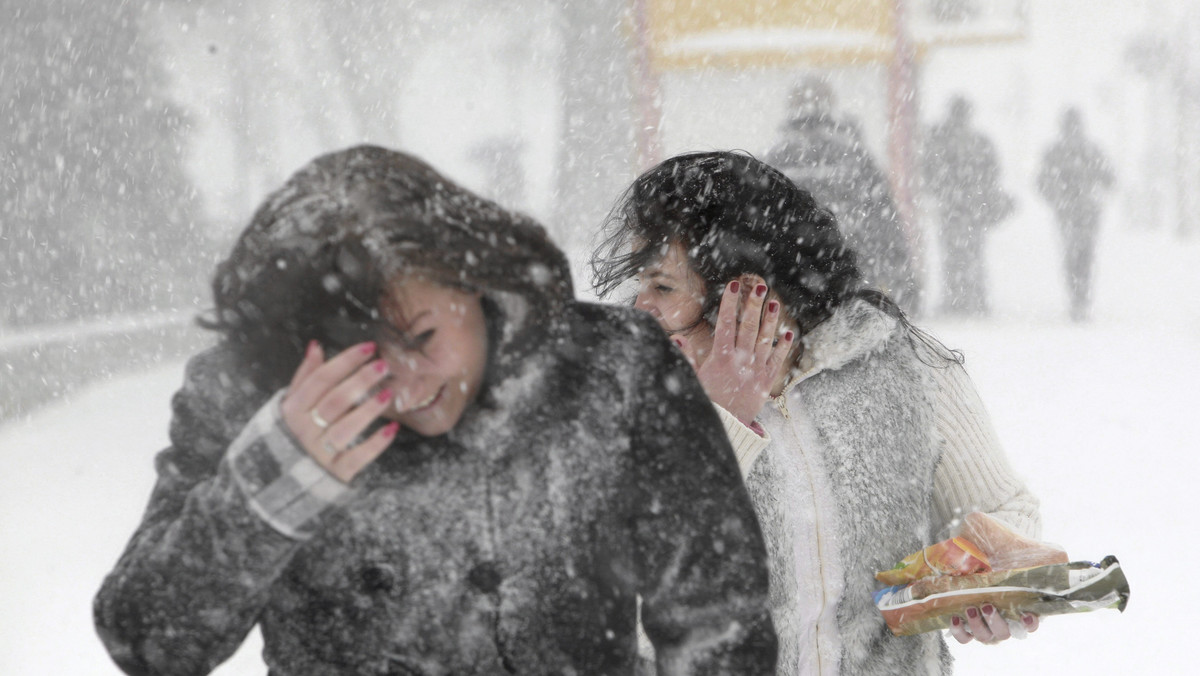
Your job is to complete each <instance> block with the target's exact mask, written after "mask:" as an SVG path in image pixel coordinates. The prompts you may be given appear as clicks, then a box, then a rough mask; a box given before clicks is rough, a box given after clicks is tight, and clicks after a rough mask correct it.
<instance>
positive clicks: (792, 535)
mask: <svg viewBox="0 0 1200 676" xmlns="http://www.w3.org/2000/svg"><path fill="white" fill-rule="evenodd" d="M804 340H805V350H806V351H805V356H804V357H803V358H802V361H801V371H802V372H803V373H804V374H805V375H802V376H801V378H802V379H801V380H799V381H798V382H797V383H796V384H794V385H793V386H792V387H791V388H790V390H789V391H788V392H787V393H786V394H785V395H784V397H781V399H782V400H783V402H784V405H783V407H782V408H776V407H774V406H769V407H767V408H766V409H765V410H764V413H763V415H762V416H761V421H762V423H763V426H764V427H766V428H767V429H768V430H772V441H771V446H770V447H769V448H768V449H767V450H766V451H764V452H763V453H762V455H761V456H760V457H759V459H758V460H757V462H756V463H755V465H754V467H753V468H752V469H751V470H750V472H749V474H748V476H747V478H746V483H747V485H748V487H749V490H750V493H751V496H752V499H753V500H754V502H755V506H756V509H757V510H758V515H759V519H760V523H761V524H762V528H763V531H764V533H765V534H766V539H767V544H768V554H769V556H770V557H771V564H772V565H771V603H772V612H773V614H774V617H775V625H776V631H777V633H778V635H779V643H780V648H779V665H778V669H777V671H776V673H777V674H780V675H781V676H783V675H787V676H792V675H796V674H808V673H812V674H854V675H855V676H860V675H861V676H872V675H878V676H886V675H889V674H929V675H941V674H948V673H950V663H951V657H950V654H949V651H948V650H947V648H946V645H945V642H944V641H943V639H942V637H941V636H940V635H939V634H926V635H921V636H912V637H905V638H896V637H894V636H892V635H891V633H890V631H889V630H888V628H887V626H886V624H884V622H883V619H882V617H881V616H880V615H879V613H878V612H877V611H876V610H875V608H874V606H873V601H872V592H873V591H874V589H875V577H874V573H875V571H876V570H882V569H884V568H886V567H888V566H889V565H891V563H890V562H894V560H899V558H902V557H903V556H905V552H911V551H912V550H913V548H914V547H915V548H920V547H922V546H924V544H925V543H927V542H930V541H932V538H933V536H934V533H935V531H936V530H937V528H938V527H940V524H934V523H932V519H931V516H930V515H931V513H932V511H933V510H932V508H931V495H932V493H933V476H934V470H935V468H936V466H937V463H938V461H939V460H940V456H939V452H938V449H939V448H940V446H939V444H938V443H937V441H936V439H935V431H934V421H933V415H934V414H933V410H934V407H933V404H932V402H931V401H930V397H929V392H930V391H931V385H930V382H929V375H928V370H929V368H930V367H929V366H928V365H926V364H925V363H923V362H922V361H921V360H920V358H919V356H918V354H917V353H916V352H915V351H914V349H913V345H912V344H911V343H910V339H909V337H908V335H907V330H906V329H905V328H904V327H902V326H901V325H900V324H899V322H897V321H896V320H895V319H894V318H893V317H891V316H890V315H887V314H885V313H883V312H882V311H880V310H878V309H877V308H875V307H874V306H872V305H870V304H868V303H866V302H862V301H856V302H851V303H847V304H845V305H843V306H840V307H839V308H838V309H837V310H836V311H835V313H834V315H833V316H832V317H831V318H830V319H829V320H827V321H826V322H825V323H823V324H821V325H820V326H818V327H817V328H816V329H815V330H813V331H812V332H810V333H809V334H808V335H806V336H805V338H804ZM784 451H786V452H784Z"/></svg>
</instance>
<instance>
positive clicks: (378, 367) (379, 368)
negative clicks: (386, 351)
mask: <svg viewBox="0 0 1200 676" xmlns="http://www.w3.org/2000/svg"><path fill="white" fill-rule="evenodd" d="M371 368H373V369H375V372H376V373H387V371H388V365H387V362H385V361H384V360H382V359H380V360H379V361H377V362H375V363H374V364H372V365H371Z"/></svg>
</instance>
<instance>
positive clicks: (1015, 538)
mask: <svg viewBox="0 0 1200 676" xmlns="http://www.w3.org/2000/svg"><path fill="white" fill-rule="evenodd" d="M875 577H876V578H877V579H878V580H879V581H880V582H882V583H884V584H886V585H889V586H888V587H886V588H884V589H881V590H879V591H878V592H876V593H875V605H876V607H878V608H879V611H880V612H881V613H882V614H883V617H884V620H885V621H886V622H887V625H888V627H889V628H890V629H891V630H892V633H894V634H896V635H897V636H909V635H912V634H918V633H921V632H925V631H936V630H939V629H945V628H947V627H949V626H950V620H951V618H952V617H953V616H955V615H962V614H963V613H964V611H965V609H966V608H968V607H972V606H974V607H978V606H981V605H983V604H985V603H990V604H992V605H994V606H995V607H996V609H997V610H999V611H1000V612H1001V614H1002V615H1004V616H1006V617H1012V618H1016V617H1019V616H1020V614H1021V613H1027V612H1031V613H1037V614H1039V615H1057V614H1062V613H1074V612H1081V611H1087V610H1096V609H1100V608H1117V609H1118V610H1124V609H1125V604H1126V603H1127V602H1128V600H1129V583H1128V582H1126V581H1125V575H1124V573H1123V572H1122V571H1121V567H1120V564H1118V563H1117V560H1116V558H1115V557H1111V556H1109V557H1106V558H1105V559H1104V560H1103V561H1102V562H1101V563H1099V564H1096V563H1090V562H1087V561H1075V562H1069V559H1068V558H1067V553H1066V551H1064V550H1063V549H1062V548H1061V547H1058V546H1057V545H1053V544H1049V543H1045V542H1039V541H1037V540H1032V539H1030V538H1027V537H1024V536H1022V535H1020V534H1019V533H1016V532H1015V531H1013V530H1012V529H1011V528H1009V527H1008V526H1007V525H1005V524H1004V523H1003V522H1001V521H999V520H997V519H995V518H992V517H990V516H988V515H987V514H983V513H981V512H973V513H971V514H968V515H967V516H966V517H964V518H963V524H962V528H961V529H960V532H959V534H958V536H956V537H952V538H950V539H948V540H943V541H942V542H938V543H936V544H933V545H930V546H928V547H926V548H924V549H922V550H921V551H919V552H915V553H913V554H910V555H909V556H907V557H905V558H904V560H902V561H901V562H900V563H899V564H897V565H896V566H895V567H894V568H891V569H889V570H884V571H880V572H878V573H876V574H875Z"/></svg>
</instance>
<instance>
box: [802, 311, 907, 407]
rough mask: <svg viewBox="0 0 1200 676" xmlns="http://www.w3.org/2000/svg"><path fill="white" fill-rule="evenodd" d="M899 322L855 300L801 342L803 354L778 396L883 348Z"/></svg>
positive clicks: (834, 312) (836, 312) (805, 336)
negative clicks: (814, 377) (812, 378)
mask: <svg viewBox="0 0 1200 676" xmlns="http://www.w3.org/2000/svg"><path fill="white" fill-rule="evenodd" d="M897 324H899V320H898V319H897V318H895V317H893V316H892V315H890V314H888V313H886V312H884V311H883V310H880V309H879V308H877V307H875V306H874V305H872V304H871V303H869V302H867V301H865V300H862V299H854V300H851V301H849V302H847V303H843V304H842V305H840V306H838V308H837V309H835V310H834V311H833V314H832V315H831V316H830V317H829V319H826V320H825V321H823V322H821V323H820V324H818V325H817V327H816V328H814V329H813V330H812V331H809V332H808V333H807V334H805V335H804V337H802V338H801V339H800V340H801V341H802V342H803V344H804V354H803V355H801V357H800V362H799V364H797V367H796V369H795V370H794V371H793V372H792V376H791V378H790V381H789V382H788V384H787V386H786V387H785V388H784V390H783V393H782V394H781V395H780V396H786V395H787V393H788V392H789V391H791V389H792V388H793V387H795V386H796V385H798V384H799V383H800V382H802V381H804V380H807V379H808V378H811V377H812V376H815V375H816V374H818V373H820V372H821V371H834V370H837V369H840V368H842V367H843V366H845V365H846V364H849V363H850V362H852V361H855V360H858V359H861V358H863V357H865V356H867V355H869V354H871V353H872V352H876V351H878V350H880V349H882V348H883V346H884V343H886V342H887V340H888V338H890V337H891V335H892V334H893V333H894V332H895V330H896V326H897Z"/></svg>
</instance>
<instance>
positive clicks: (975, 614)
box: [967, 608, 979, 620]
mask: <svg viewBox="0 0 1200 676" xmlns="http://www.w3.org/2000/svg"><path fill="white" fill-rule="evenodd" d="M967 617H969V618H971V619H972V620H973V619H975V618H977V617H979V611H978V610H976V609H974V608H967Z"/></svg>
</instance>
